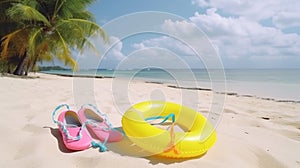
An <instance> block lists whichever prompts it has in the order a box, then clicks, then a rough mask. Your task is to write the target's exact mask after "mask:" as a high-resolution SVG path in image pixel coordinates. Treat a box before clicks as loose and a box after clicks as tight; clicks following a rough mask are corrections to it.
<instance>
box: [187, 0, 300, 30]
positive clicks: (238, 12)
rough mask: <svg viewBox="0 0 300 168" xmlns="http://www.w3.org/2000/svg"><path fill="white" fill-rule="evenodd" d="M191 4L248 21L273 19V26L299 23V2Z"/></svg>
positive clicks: (197, 0) (206, 0) (201, 0)
mask: <svg viewBox="0 0 300 168" xmlns="http://www.w3.org/2000/svg"><path fill="white" fill-rule="evenodd" d="M192 3H193V4H195V5H198V6H199V7H206V8H207V7H208V8H217V9H220V10H221V11H222V12H224V13H226V14H229V15H234V16H237V17H245V18H247V19H249V20H255V21H260V20H263V19H269V18H271V19H272V18H273V21H274V22H275V23H274V24H275V25H276V23H277V22H278V21H279V23H284V24H285V27H288V26H294V23H295V22H296V21H297V20H298V22H299V15H300V12H299V9H298V7H299V6H300V1H298V0H288V1H287V0H264V1H261V0H251V1H248V0H226V1H224V0H192ZM289 18H295V19H292V20H290V19H289ZM282 21H283V22H282ZM291 22H292V24H291ZM279 23H277V24H279ZM279 25H280V26H282V25H281V24H279Z"/></svg>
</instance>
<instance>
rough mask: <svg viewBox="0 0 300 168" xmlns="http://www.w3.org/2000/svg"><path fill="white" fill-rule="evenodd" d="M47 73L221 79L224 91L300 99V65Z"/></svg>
mask: <svg viewBox="0 0 300 168" xmlns="http://www.w3.org/2000/svg"><path fill="white" fill-rule="evenodd" d="M44 73H49V74H67V75H72V74H73V75H87V76H104V77H115V78H127V79H128V78H129V79H130V80H143V81H148V82H160V83H168V84H171V85H177V86H179V85H180V86H184V87H198V88H207V89H212V90H215V89H214V88H212V86H213V85H212V82H219V83H222V84H223V83H224V84H225V85H226V90H219V91H221V92H227V93H237V94H239V95H251V96H257V97H261V98H272V99H276V100H293V101H300V69H227V70H224V73H223V72H222V71H219V70H210V71H209V72H208V71H207V70H204V69H197V70H161V69H143V70H117V71H115V70H80V71H78V72H75V73H73V72H72V71H70V70H59V71H56V70H55V71H54V70H53V71H45V72H44ZM223 77H225V78H223Z"/></svg>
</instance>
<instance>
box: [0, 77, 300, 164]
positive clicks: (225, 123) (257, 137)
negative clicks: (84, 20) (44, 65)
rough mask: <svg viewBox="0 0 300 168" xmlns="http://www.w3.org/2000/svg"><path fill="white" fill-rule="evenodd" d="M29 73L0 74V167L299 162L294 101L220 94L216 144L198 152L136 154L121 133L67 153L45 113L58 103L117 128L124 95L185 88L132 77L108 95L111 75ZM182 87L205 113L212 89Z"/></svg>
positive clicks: (171, 95)
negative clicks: (89, 108)
mask: <svg viewBox="0 0 300 168" xmlns="http://www.w3.org/2000/svg"><path fill="white" fill-rule="evenodd" d="M31 76H38V77H39V78H32V79H22V78H11V77H0V83H1V87H0V93H1V94H0V105H1V117H0V125H1V126H0V133H1V139H0V142H1V143H0V149H1V152H0V167H3V168H4V167H10V168H12V167H30V168H33V167H39V168H40V167H49V168H50V167H51V168H53V167H61V166H63V167H88V168H92V167H143V168H146V167H189V168H193V167H195V168H196V167H197V168H198V167H243V168H247V167H249V168H250V167H251V168H253V167H272V168H275V167H295V168H297V167H300V103H297V102H276V101H274V100H265V99H261V98H257V97H253V96H239V95H226V99H225V102H224V112H223V113H222V118H221V120H220V121H219V122H218V125H217V127H216V132H217V141H216V144H215V145H214V146H213V147H212V148H211V149H210V150H209V151H208V152H207V153H206V154H205V155H203V156H201V157H197V158H192V159H177V160H176V159H167V158H159V157H155V156H144V157H140V154H139V153H138V152H139V151H140V150H139V149H138V147H136V146H134V145H132V143H131V142H130V141H129V140H128V139H127V138H124V140H123V141H121V142H118V143H111V144H109V145H108V148H109V151H107V152H99V151H98V150H97V149H93V148H91V149H88V150H85V151H80V152H71V151H68V150H67V149H66V148H65V147H64V145H63V144H62V141H61V136H60V134H59V132H58V130H57V126H56V125H55V124H54V123H53V122H52V119H51V114H52V111H53V110H54V109H55V107H56V106H57V105H59V104H62V103H67V104H69V105H70V106H71V107H73V109H75V110H76V109H78V108H79V107H80V105H81V104H83V103H93V104H96V105H97V106H98V107H99V108H100V110H101V111H102V112H103V113H106V114H107V115H108V116H109V119H110V120H111V122H112V124H113V125H114V126H115V127H119V128H120V129H121V127H122V125H121V118H122V112H124V111H123V110H124V109H125V108H127V107H129V106H130V104H128V101H126V100H127V99H128V100H130V101H129V103H138V102H141V101H143V100H149V99H155V98H161V97H164V99H165V100H168V101H173V102H177V103H180V102H181V101H182V100H181V99H182V90H183V89H178V88H174V87H173V88H172V87H168V85H167V84H157V83H145V82H142V81H133V82H131V83H130V84H129V85H128V87H127V90H124V93H126V94H124V97H123V98H122V95H121V96H120V95H118V96H114V95H117V93H115V91H114V90H115V89H117V87H118V85H119V84H120V82H118V83H116V84H115V85H114V83H115V81H116V79H113V78H110V79H109V78H101V79H89V80H87V79H85V78H76V79H75V78H72V77H60V76H56V75H46V74H32V75H31ZM125 84H126V82H125ZM188 92H196V93H197V95H199V97H200V98H199V100H200V101H199V102H198V101H196V100H193V99H192V100H190V101H188V103H190V105H191V106H193V105H194V106H195V104H196V105H197V106H196V107H197V109H196V110H197V111H200V112H201V113H202V114H203V115H208V113H209V111H210V106H211V97H212V92H211V91H209V90H188ZM123 100H124V102H122V101H123ZM188 103H187V105H188Z"/></svg>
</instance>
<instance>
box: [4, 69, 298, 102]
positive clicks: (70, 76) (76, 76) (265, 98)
mask: <svg viewBox="0 0 300 168" xmlns="http://www.w3.org/2000/svg"><path fill="white" fill-rule="evenodd" d="M39 73H40V74H46V75H53V76H61V77H68V78H72V77H74V78H95V79H106V78H107V79H113V78H115V77H110V76H92V75H74V74H59V73H47V72H36V73H34V74H35V75H33V76H31V75H29V76H16V75H13V74H1V75H0V77H12V78H21V79H36V78H40V77H39V76H38V74H39ZM30 74H32V73H30ZM139 81H140V82H144V83H149V84H160V85H166V86H167V87H169V88H173V89H186V90H198V91H209V92H213V90H212V89H210V88H204V87H185V86H176V85H173V84H170V83H167V82H157V81H150V80H149V81H147V79H139ZM215 93H217V94H225V95H227V96H236V97H250V98H255V99H260V100H267V101H273V102H285V103H300V100H292V99H279V98H272V97H267V96H266V97H263V96H257V95H253V94H239V93H238V92H227V91H225V92H215Z"/></svg>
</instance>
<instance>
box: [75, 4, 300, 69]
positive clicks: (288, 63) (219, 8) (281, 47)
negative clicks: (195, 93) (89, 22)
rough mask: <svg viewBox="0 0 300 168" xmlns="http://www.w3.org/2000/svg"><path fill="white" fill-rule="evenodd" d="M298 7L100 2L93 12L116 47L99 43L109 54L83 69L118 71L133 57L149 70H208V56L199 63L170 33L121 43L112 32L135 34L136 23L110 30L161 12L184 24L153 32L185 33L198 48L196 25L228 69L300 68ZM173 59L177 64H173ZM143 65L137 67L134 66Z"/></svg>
mask: <svg viewBox="0 0 300 168" xmlns="http://www.w3.org/2000/svg"><path fill="white" fill-rule="evenodd" d="M299 6H300V1H298V0H265V1H260V0H252V1H248V0H226V1H224V0H186V1H183V0H151V1H140V0H126V1H116V0H100V1H99V0H98V1H97V2H96V3H94V4H93V5H92V6H91V7H90V8H89V10H90V11H91V12H92V13H93V14H94V15H95V17H96V21H97V23H98V24H100V25H101V26H103V27H104V28H107V29H105V31H106V32H107V34H108V35H109V36H110V42H111V44H114V45H113V46H110V44H105V45H103V44H102V43H101V42H95V44H96V46H97V48H102V50H101V52H103V51H104V54H103V55H102V56H101V57H100V58H101V59H99V56H98V57H97V56H94V55H93V54H92V52H89V51H87V52H84V53H83V54H82V55H81V56H79V60H80V61H79V63H80V67H81V68H116V66H118V65H119V64H120V63H121V62H122V60H123V61H124V60H126V59H127V58H128V57H129V56H131V55H134V57H136V58H137V57H139V58H138V59H134V60H140V61H141V60H143V61H144V62H148V63H150V64H151V63H154V62H157V61H159V59H158V58H161V62H165V66H169V65H172V64H174V65H177V64H176V61H179V60H180V61H183V62H186V64H187V66H189V67H191V68H203V67H204V66H205V64H206V63H205V61H204V62H203V58H204V60H205V57H206V55H205V54H204V53H201V54H200V57H201V58H198V60H196V59H197V58H196V57H199V55H197V54H195V53H193V52H192V50H193V48H192V50H191V48H189V46H188V44H184V43H183V42H182V41H181V40H180V39H176V38H173V37H170V36H169V34H168V33H166V34H159V33H147V32H146V33H136V34H133V35H132V36H130V37H126V38H122V37H119V35H118V33H113V32H114V30H110V29H118V31H120V32H122V31H123V30H124V31H125V32H126V30H125V29H134V28H135V27H134V26H135V23H134V22H133V23H128V25H126V24H121V21H120V26H118V24H116V25H117V26H116V27H114V28H111V26H106V25H110V23H111V22H114V21H115V20H118V19H120V17H121V18H122V16H124V15H128V14H132V13H135V12H143V11H159V12H167V13H170V14H176V15H177V16H179V17H182V18H184V19H178V20H176V17H175V18H170V19H168V18H166V19H165V21H164V22H161V25H159V22H158V24H156V25H153V28H150V29H153V30H154V29H157V30H158V29H164V30H167V31H168V30H169V31H170V33H171V34H172V33H173V35H174V34H176V33H177V34H178V33H180V35H179V37H184V38H185V39H186V40H187V41H192V42H193V41H197V39H196V38H199V34H198V35H193V34H192V33H193V32H194V31H193V26H191V24H192V25H196V26H197V28H199V29H201V30H202V31H203V32H204V33H205V34H206V35H207V37H208V39H209V40H208V42H209V43H211V46H212V47H213V48H214V50H215V52H216V54H217V56H218V57H220V59H221V60H222V63H223V65H224V67H225V68H300V22H299V20H300V12H299V10H298V7H299ZM137 15H138V14H137ZM151 19H155V18H140V19H139V20H137V22H136V23H137V24H136V25H139V24H138V22H146V23H147V22H149V23H150V22H151ZM121 20H122V19H121ZM123 20H124V18H123ZM125 20H126V19H125ZM158 20H159V19H158ZM151 23H152V22H151ZM148 26H149V25H148ZM150 26H151V25H150ZM159 31H160V30H158V32H159ZM174 31H177V32H174ZM188 38H190V39H188ZM200 38H201V37H200ZM198 42H199V40H198ZM201 46H202V47H203V46H205V45H201ZM106 49H109V50H106ZM162 49H163V50H162ZM154 50H155V52H154ZM158 50H159V51H158ZM155 54H156V55H155ZM87 55H88V56H87ZM165 55H168V56H165ZM171 55H173V56H174V57H178V59H170V58H171V57H173V56H171ZM166 59H169V61H168V60H166ZM172 61H174V62H172ZM201 61H202V62H201ZM99 62H100V63H99ZM139 63H140V62H134V63H132V66H134V65H136V64H139ZM162 66H164V65H162Z"/></svg>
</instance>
